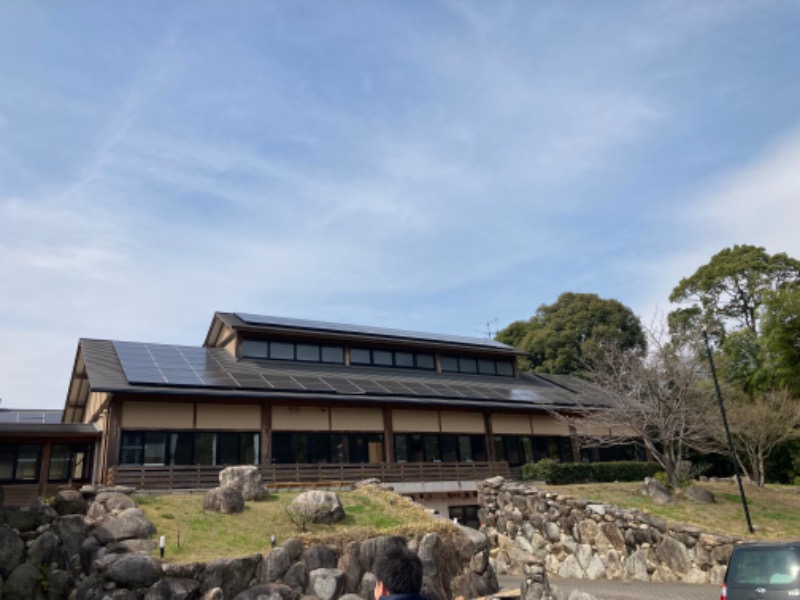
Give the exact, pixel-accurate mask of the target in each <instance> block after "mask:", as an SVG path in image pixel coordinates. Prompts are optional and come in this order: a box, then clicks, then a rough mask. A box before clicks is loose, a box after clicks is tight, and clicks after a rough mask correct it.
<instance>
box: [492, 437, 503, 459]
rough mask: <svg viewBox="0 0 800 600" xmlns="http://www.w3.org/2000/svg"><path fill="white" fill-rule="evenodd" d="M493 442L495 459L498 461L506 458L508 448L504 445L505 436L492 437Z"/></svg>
mask: <svg viewBox="0 0 800 600" xmlns="http://www.w3.org/2000/svg"><path fill="white" fill-rule="evenodd" d="M492 442H493V443H494V459H495V460H498V461H500V460H505V459H506V448H505V446H503V438H502V437H500V436H499V435H496V436H494V437H493V438H492Z"/></svg>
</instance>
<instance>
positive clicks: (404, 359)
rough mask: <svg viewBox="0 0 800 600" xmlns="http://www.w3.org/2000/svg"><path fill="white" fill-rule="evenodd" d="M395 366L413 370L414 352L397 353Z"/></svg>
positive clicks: (395, 354)
mask: <svg viewBox="0 0 800 600" xmlns="http://www.w3.org/2000/svg"><path fill="white" fill-rule="evenodd" d="M394 365H395V366H396V367H405V368H409V369H411V368H413V367H414V354H413V352H395V353H394Z"/></svg>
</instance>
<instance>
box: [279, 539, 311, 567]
mask: <svg viewBox="0 0 800 600" xmlns="http://www.w3.org/2000/svg"><path fill="white" fill-rule="evenodd" d="M281 548H283V549H284V550H286V553H287V554H288V555H289V560H291V561H292V562H294V561H296V560H298V559H299V558H300V557H301V556H303V550H305V549H306V545H305V544H304V543H303V540H301V539H300V538H289V539H287V540H286V541H285V542H283V544H281Z"/></svg>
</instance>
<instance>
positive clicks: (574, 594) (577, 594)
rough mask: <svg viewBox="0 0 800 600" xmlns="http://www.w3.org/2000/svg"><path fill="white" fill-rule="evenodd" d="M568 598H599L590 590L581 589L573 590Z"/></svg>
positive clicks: (578, 599) (569, 599)
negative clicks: (583, 590)
mask: <svg viewBox="0 0 800 600" xmlns="http://www.w3.org/2000/svg"><path fill="white" fill-rule="evenodd" d="M567 600H597V596H593V595H592V594H590V593H589V592H582V591H580V590H572V591H571V592H570V593H569V596H568V597H567Z"/></svg>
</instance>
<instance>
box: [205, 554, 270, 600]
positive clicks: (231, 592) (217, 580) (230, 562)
mask: <svg viewBox="0 0 800 600" xmlns="http://www.w3.org/2000/svg"><path fill="white" fill-rule="evenodd" d="M260 562H261V556H260V555H258V554H255V555H252V556H245V557H243V558H216V559H214V560H212V561H211V562H209V563H208V564H207V565H206V568H205V571H203V575H202V579H201V582H200V585H201V590H210V589H211V588H215V587H218V588H220V589H221V590H222V592H223V593H224V595H225V598H233V597H234V596H236V594H239V593H241V592H243V591H244V590H246V589H247V588H248V587H250V582H251V581H253V579H254V578H255V575H256V569H257V568H258V564H259V563H260Z"/></svg>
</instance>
